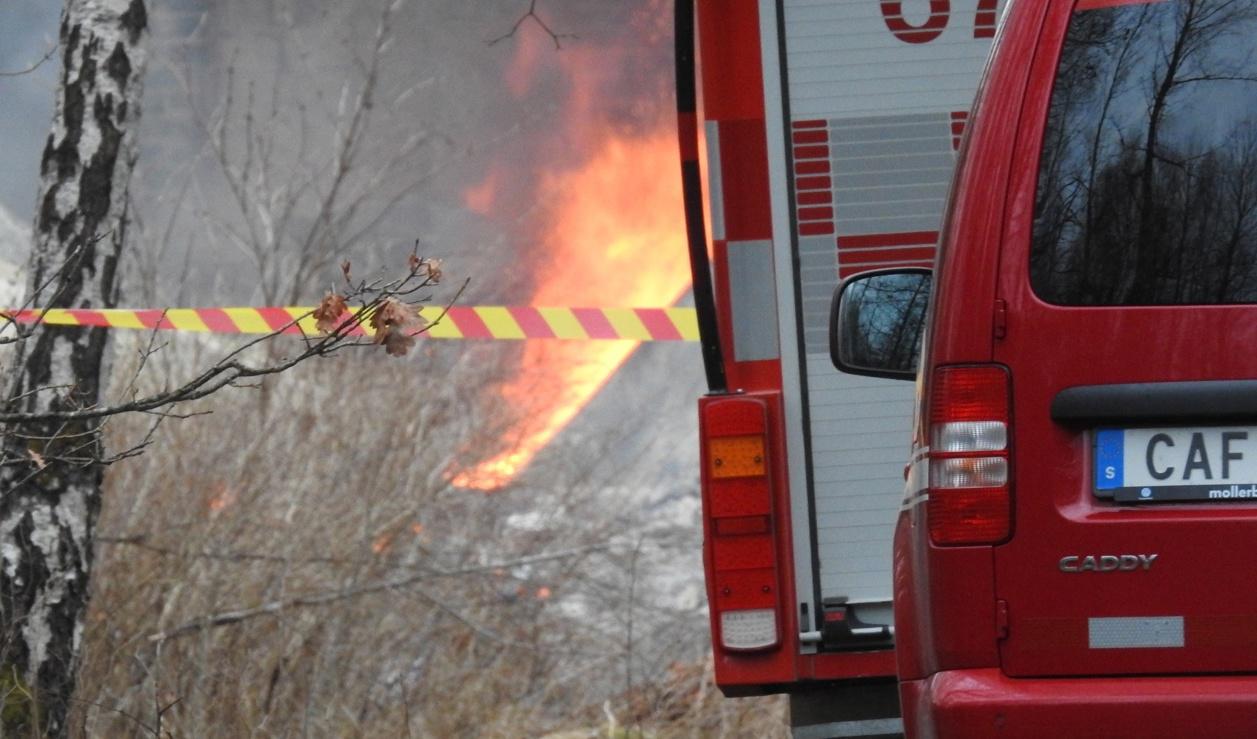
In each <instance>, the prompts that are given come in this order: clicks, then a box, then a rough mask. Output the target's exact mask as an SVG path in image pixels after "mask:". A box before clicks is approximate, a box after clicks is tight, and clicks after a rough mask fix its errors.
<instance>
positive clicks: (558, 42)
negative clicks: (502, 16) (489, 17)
mask: <svg viewBox="0 0 1257 739" xmlns="http://www.w3.org/2000/svg"><path fill="white" fill-rule="evenodd" d="M530 18H531V19H532V21H533V23H536V24H537V25H538V26H540V27H541V30H543V31H545V32H546V35H547V36H549V37H550V40H551V41H553V42H554V48H555V49H562V48H563V44H562V40H563V39H565V38H570V39H575V38H576V34H574V33H556V32H555V31H554V29H552V28H551V27H550V24H548V23H546V22H545V20H543V19H542V17H541V16H539V15H537V0H529V3H528V12H527V13H524V14H523V15H521V16H520V17H519V18H518V19H517V20H516V21H515V25H513V26H511V30H509V31H507V32H506V33H504V34H502V35H501V36H498V37H497V38H494V39H491V40H490V41H489V46H493V45H495V44H497V43H499V42H501V41H505V40H506V39H508V38H511V37H513V36H514V35H515V34H516V33H518V32H519V29H520V27H521V26H523V25H524V23H525V22H526V21H528V20H529V19H530Z"/></svg>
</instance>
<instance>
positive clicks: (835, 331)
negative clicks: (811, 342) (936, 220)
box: [829, 267, 932, 380]
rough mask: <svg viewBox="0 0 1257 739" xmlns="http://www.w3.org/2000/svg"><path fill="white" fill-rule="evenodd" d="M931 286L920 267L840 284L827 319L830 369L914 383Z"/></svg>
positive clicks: (928, 275)
mask: <svg viewBox="0 0 1257 739" xmlns="http://www.w3.org/2000/svg"><path fill="white" fill-rule="evenodd" d="M931 282H932V280H931V271H930V270H928V269H921V268H919V267H909V268H904V269H888V270H878V271H876V272H865V273H863V274H859V275H856V276H854V277H851V278H849V279H847V280H844V281H843V283H842V284H841V285H839V286H838V289H837V290H836V291H834V300H833V303H832V304H831V307H830V313H829V356H830V358H831V359H832V360H833V362H834V366H835V367H837V368H838V369H840V370H842V371H843V372H849V373H851V374H853V375H869V376H871V377H890V378H894V379H900V380H911V379H914V378H915V377H916V374H917V362H918V360H919V358H920V356H921V338H922V335H923V334H924V331H925V311H926V308H927V307H929V304H930V285H931Z"/></svg>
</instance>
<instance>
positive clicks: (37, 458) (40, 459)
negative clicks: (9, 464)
mask: <svg viewBox="0 0 1257 739" xmlns="http://www.w3.org/2000/svg"><path fill="white" fill-rule="evenodd" d="M26 453H27V454H28V455H29V456H30V458H31V461H32V462H34V463H35V466H36V467H38V468H39V469H41V470H42V469H43V468H45V467H47V466H48V463H47V462H45V461H44V455H42V454H40V453H39V452H37V451H35V450H34V449H27V450H26Z"/></svg>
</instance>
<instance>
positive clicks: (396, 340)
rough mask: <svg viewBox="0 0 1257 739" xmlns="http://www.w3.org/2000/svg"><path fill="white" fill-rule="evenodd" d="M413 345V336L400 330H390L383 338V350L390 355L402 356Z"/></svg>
mask: <svg viewBox="0 0 1257 739" xmlns="http://www.w3.org/2000/svg"><path fill="white" fill-rule="evenodd" d="M414 345H415V337H414V336H412V335H410V334H408V333H405V332H402V331H390V332H389V334H388V338H386V339H385V340H384V351H385V352H386V353H388V355H389V356H392V357H404V356H406V354H407V353H408V352H409V351H410V349H411V347H413V346H414Z"/></svg>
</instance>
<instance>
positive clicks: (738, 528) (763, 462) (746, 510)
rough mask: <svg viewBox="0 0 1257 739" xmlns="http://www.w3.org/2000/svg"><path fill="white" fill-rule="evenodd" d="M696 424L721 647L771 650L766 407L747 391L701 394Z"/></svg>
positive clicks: (773, 600) (772, 547)
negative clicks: (721, 395)
mask: <svg viewBox="0 0 1257 739" xmlns="http://www.w3.org/2000/svg"><path fill="white" fill-rule="evenodd" d="M701 426H702V429H701V431H702V439H703V449H702V456H703V508H704V511H705V514H706V516H707V519H708V526H707V538H706V541H705V542H704V546H705V547H706V549H707V556H708V557H709V561H710V563H711V569H710V572H711V576H712V582H711V589H710V590H711V592H710V595H711V608H712V611H713V612H714V615H715V616H716V617H717V618H716V619H715V620H716V622H717V624H718V627H717V630H718V635H717V638H718V640H719V644H720V646H721V647H722V648H724V649H726V650H742V651H749V650H757V649H768V648H771V647H775V646H777V645H778V644H780V643H781V617H780V613H781V609H780V606H779V587H778V583H777V577H778V575H777V546H776V538H775V536H776V535H775V532H774V527H773V499H772V477H771V474H772V465H773V460H772V459H771V457H770V455H769V447H770V445H769V443H768V405H767V403H766V402H765V401H764V400H763V399H760V398H752V397H746V396H741V397H730V398H716V399H705V400H704V402H703V404H702V414H701Z"/></svg>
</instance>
